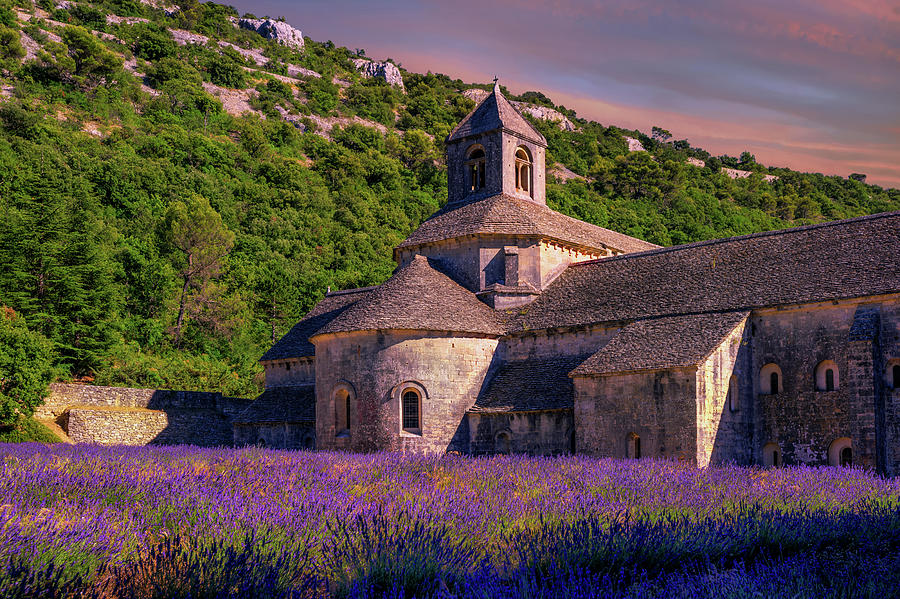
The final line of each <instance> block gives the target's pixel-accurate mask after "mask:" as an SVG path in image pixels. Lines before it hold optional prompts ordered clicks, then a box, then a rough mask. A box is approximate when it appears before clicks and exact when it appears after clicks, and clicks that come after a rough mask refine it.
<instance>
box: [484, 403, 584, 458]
mask: <svg viewBox="0 0 900 599" xmlns="http://www.w3.org/2000/svg"><path fill="white" fill-rule="evenodd" d="M468 419H469V452H470V453H472V454H475V455H483V454H494V453H526V454H529V455H559V454H562V453H572V452H573V444H574V435H575V431H574V424H573V420H572V410H557V411H547V412H509V413H497V414H491V413H483V412H481V413H479V412H470V413H469V415H468ZM501 435H505V437H502V438H501Z"/></svg>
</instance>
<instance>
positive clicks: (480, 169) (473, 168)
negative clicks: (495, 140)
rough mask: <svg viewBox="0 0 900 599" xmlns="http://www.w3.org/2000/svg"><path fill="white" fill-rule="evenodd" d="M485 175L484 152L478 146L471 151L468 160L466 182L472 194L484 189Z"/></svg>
mask: <svg viewBox="0 0 900 599" xmlns="http://www.w3.org/2000/svg"><path fill="white" fill-rule="evenodd" d="M485 174H486V173H485V160H484V150H483V149H482V148H481V147H480V146H476V147H475V148H473V149H471V150H469V157H468V159H467V160H466V180H467V183H468V185H469V191H470V192H473V191H477V190H479V189H483V188H484V186H485Z"/></svg>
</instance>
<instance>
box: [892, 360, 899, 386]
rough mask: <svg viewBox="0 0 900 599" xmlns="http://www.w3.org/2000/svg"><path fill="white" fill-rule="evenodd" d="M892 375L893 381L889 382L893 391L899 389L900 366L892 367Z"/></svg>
mask: <svg viewBox="0 0 900 599" xmlns="http://www.w3.org/2000/svg"><path fill="white" fill-rule="evenodd" d="M891 371H892V373H893V380H892V381H891V386H892V387H893V388H894V389H900V364H894V367H893V368H891Z"/></svg>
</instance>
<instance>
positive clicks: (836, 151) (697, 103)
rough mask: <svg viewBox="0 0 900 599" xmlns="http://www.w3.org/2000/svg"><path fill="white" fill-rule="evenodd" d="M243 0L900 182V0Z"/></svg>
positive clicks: (310, 28)
mask: <svg viewBox="0 0 900 599" xmlns="http://www.w3.org/2000/svg"><path fill="white" fill-rule="evenodd" d="M242 4H246V6H241V5H242ZM237 5H238V8H239V10H252V11H253V12H255V13H257V14H260V13H261V12H265V11H268V12H269V14H273V15H285V16H286V17H287V18H288V20H289V21H291V22H292V23H293V24H295V25H296V26H299V27H300V28H301V29H303V31H304V33H307V34H308V35H311V36H312V37H313V38H314V39H320V40H324V39H333V40H334V41H335V42H336V43H339V44H342V45H347V46H348V47H350V48H354V47H364V48H366V49H367V51H368V53H369V55H373V56H381V57H387V56H390V57H392V58H394V59H396V60H399V61H401V62H402V63H403V64H404V66H406V67H407V68H409V69H411V70H415V71H425V70H431V71H436V72H444V73H446V74H448V75H450V76H452V77H458V78H461V79H464V80H468V81H481V82H484V81H488V80H489V79H490V78H491V77H492V76H493V75H494V74H499V75H500V77H501V79H502V80H503V82H504V83H505V84H507V85H508V86H510V87H511V88H514V89H518V90H519V91H524V90H525V89H536V90H541V91H544V92H545V93H547V95H549V96H550V97H551V98H553V99H555V100H556V101H557V102H559V103H562V104H564V105H566V106H568V107H570V108H575V109H576V110H578V112H579V114H580V115H581V116H584V117H587V118H591V119H595V120H598V121H600V122H603V123H605V124H617V125H621V126H626V127H638V128H641V129H643V130H647V129H649V127H650V125H659V126H663V127H665V128H667V129H669V130H671V131H673V133H676V135H677V136H678V137H682V138H683V137H687V138H689V139H690V140H691V141H692V142H693V143H695V144H697V145H701V146H704V147H705V148H706V149H708V150H710V151H712V152H714V153H723V152H727V153H729V154H738V153H740V152H741V151H742V150H744V149H748V150H750V151H751V152H754V153H755V154H756V156H757V158H758V159H759V160H760V161H762V162H764V163H777V164H782V165H786V166H791V167H793V168H797V169H801V170H812V171H822V172H830V173H837V174H843V175H846V174H847V173H848V172H850V171H851V170H852V171H862V172H867V171H866V168H865V167H866V165H867V164H868V165H870V166H871V168H869V169H868V171H871V172H868V174H869V181H871V182H877V183H881V184H886V185H895V186H900V155H898V150H897V148H898V147H900V143H898V141H900V139H898V138H900V136H898V120H900V118H898V117H900V109H898V103H897V98H900V7H898V6H897V5H896V3H895V2H894V1H893V0H799V1H795V2H790V3H788V2H784V1H783V0H756V1H755V2H745V3H740V4H737V3H722V2H714V1H712V0H704V1H700V0H633V1H627V0H611V1H605V2H592V1H582V0H553V1H550V2H543V1H538V0H526V1H520V2H517V1H513V0H500V1H497V2H483V1H476V0H455V1H454V2H452V3H449V2H443V1H438V0H431V1H427V2H411V1H408V0H404V1H394V2H387V3H380V4H378V5H371V4H368V3H362V2H349V1H346V0H335V1H331V2H324V1H319V0H313V1H309V2H305V3H303V5H302V7H301V6H299V5H297V4H295V3H292V2H288V1H287V0H262V1H259V2H254V3H253V5H250V4H249V3H243V2H238V3H237ZM892 163H893V164H894V165H895V166H891V164H892ZM851 167H852V168H851Z"/></svg>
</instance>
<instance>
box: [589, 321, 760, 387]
mask: <svg viewBox="0 0 900 599" xmlns="http://www.w3.org/2000/svg"><path fill="white" fill-rule="evenodd" d="M749 314H750V312H748V311H746V310H744V311H738V312H713V313H709V314H687V315H681V316H667V317H663V318H655V319H652V320H638V321H636V322H633V323H631V324H629V325H627V326H625V327H624V328H622V329H621V330H620V331H619V332H618V333H616V336H615V337H613V338H612V339H611V340H610V342H609V343H607V344H606V345H605V346H604V347H603V348H602V349H600V351H598V352H597V353H595V354H594V355H592V356H591V357H590V358H588V359H587V360H585V361H584V362H583V363H582V364H581V365H580V366H578V368H576V369H574V370H573V371H572V376H584V375H592V374H612V373H617V372H633V371H641V370H663V369H668V368H679V367H685V366H696V365H697V364H699V363H700V362H702V361H703V360H705V359H706V358H707V356H709V355H710V354H711V353H712V351H713V350H714V349H715V348H716V347H717V346H718V345H719V344H720V343H721V342H722V340H723V339H725V337H727V336H728V334H729V333H730V332H731V331H733V330H734V329H735V328H736V327H737V326H738V325H739V324H740V323H741V322H743V321H744V320H746V318H747V316H748V315H749Z"/></svg>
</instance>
